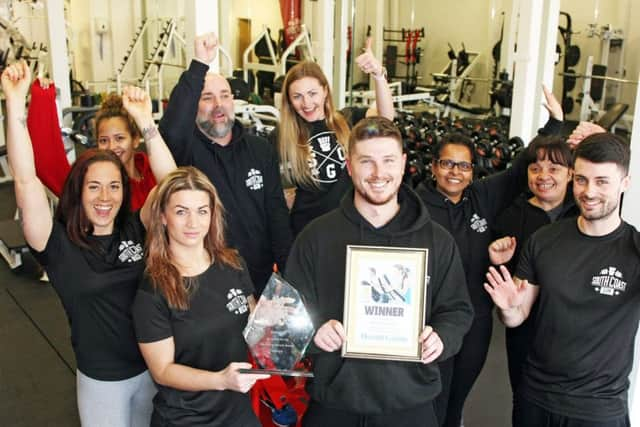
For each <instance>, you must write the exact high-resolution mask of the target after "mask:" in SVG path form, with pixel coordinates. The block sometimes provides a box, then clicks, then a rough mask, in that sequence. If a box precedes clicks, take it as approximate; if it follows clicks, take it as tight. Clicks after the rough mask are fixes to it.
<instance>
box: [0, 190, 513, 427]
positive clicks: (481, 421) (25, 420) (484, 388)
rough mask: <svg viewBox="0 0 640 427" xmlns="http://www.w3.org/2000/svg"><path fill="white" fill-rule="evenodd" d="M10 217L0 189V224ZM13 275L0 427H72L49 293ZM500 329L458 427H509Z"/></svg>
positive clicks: (69, 369)
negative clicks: (37, 426) (462, 426)
mask: <svg viewBox="0 0 640 427" xmlns="http://www.w3.org/2000/svg"><path fill="white" fill-rule="evenodd" d="M14 213H15V198H14V195H13V185H12V183H5V184H0V220H3V219H9V218H12V217H13V214H14ZM23 260H24V261H23V266H22V267H20V268H19V271H11V270H10V269H9V267H8V266H7V264H6V263H5V262H4V260H0V343H2V344H1V345H0V426H11V427H23V426H24V427H31V426H34V425H39V426H49V427H57V426H61V427H62V426H64V427H71V426H79V425H80V422H79V420H78V415H77V408H76V400H75V359H74V356H73V351H72V349H71V343H70V340H69V326H68V323H67V318H66V316H65V314H64V311H63V309H62V306H61V304H60V302H59V300H58V298H57V296H56V293H55V291H54V290H53V288H52V287H51V286H50V285H49V284H48V283H44V282H40V281H38V277H39V272H38V268H37V266H36V265H35V264H34V262H33V260H32V259H31V257H30V256H29V255H26V256H24V257H23ZM506 366H507V365H506V358H505V352H504V328H503V327H502V325H501V324H500V323H499V322H498V321H497V320H496V321H495V323H494V334H493V340H492V343H491V348H490V350H489V356H488V359H487V363H486V365H485V367H484V370H483V371H482V374H481V375H480V378H479V379H478V381H477V383H476V385H475V387H474V389H473V390H472V392H471V395H470V396H469V399H468V400H467V406H466V409H465V414H464V424H465V426H466V427H507V426H510V425H511V422H510V417H511V391H510V388H509V384H508V379H507V368H506Z"/></svg>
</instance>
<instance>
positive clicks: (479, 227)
mask: <svg viewBox="0 0 640 427" xmlns="http://www.w3.org/2000/svg"><path fill="white" fill-rule="evenodd" d="M487 228H488V227H487V220H486V219H484V218H480V215H478V214H475V213H474V214H473V216H472V217H471V229H472V230H473V231H475V232H478V233H484V232H485V231H487Z"/></svg>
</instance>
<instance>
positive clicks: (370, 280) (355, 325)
mask: <svg viewBox="0 0 640 427" xmlns="http://www.w3.org/2000/svg"><path fill="white" fill-rule="evenodd" d="M428 259H429V250H428V249H427V248H402V247H397V248H396V247H382V246H361V245H347V255H346V269H345V289H344V316H343V322H342V323H343V326H344V329H345V334H346V337H347V339H346V341H345V342H344V344H343V345H342V356H343V357H353V358H361V359H380V360H396V361H407V362H418V361H420V360H421V356H422V346H421V345H420V343H419V336H420V333H421V332H422V329H423V327H424V324H425V319H426V315H427V313H426V300H427V284H428V280H427V277H428V276H427V275H428Z"/></svg>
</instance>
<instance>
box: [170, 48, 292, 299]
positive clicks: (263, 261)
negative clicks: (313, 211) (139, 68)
mask: <svg viewBox="0 0 640 427" xmlns="http://www.w3.org/2000/svg"><path fill="white" fill-rule="evenodd" d="M208 69H209V67H208V66H207V65H205V64H202V63H200V62H198V61H192V62H191V65H190V66H189V69H187V70H186V71H185V72H184V73H182V75H181V76H180V80H179V81H178V84H177V85H176V86H175V87H174V88H173V91H172V92H171V97H170V98H169V105H168V106H167V109H166V111H165V112H164V115H163V116H162V120H161V121H160V126H159V128H160V133H161V134H162V136H163V138H164V139H165V141H166V142H167V145H168V146H169V149H170V150H171V153H172V154H173V157H174V158H175V160H176V163H177V164H178V166H185V165H193V166H195V167H197V168H198V169H200V170H201V171H202V172H203V173H204V174H205V175H206V176H207V177H208V178H209V179H210V180H211V182H212V183H213V185H215V187H216V189H217V190H218V195H219V196H220V200H222V204H223V205H224V208H225V211H226V215H225V219H226V222H227V229H226V231H227V232H226V237H227V242H228V244H229V245H230V246H232V247H235V248H237V249H238V250H239V252H240V255H242V257H243V258H244V259H245V261H246V262H247V266H248V267H249V272H250V274H251V279H252V280H253V284H254V286H255V288H256V291H258V292H260V291H262V289H263V288H264V286H265V284H266V282H267V280H268V279H269V276H270V275H271V272H272V267H273V263H274V262H277V263H278V266H279V267H280V269H281V270H282V269H283V268H284V265H285V262H286V258H287V255H288V253H289V249H290V247H291V242H292V240H293V237H292V235H291V229H290V227H289V213H288V210H287V206H286V204H285V201H284V193H283V191H282V184H281V181H280V169H279V166H278V155H277V153H276V152H275V150H274V149H273V147H271V145H270V144H269V143H268V142H267V141H266V140H264V139H263V138H260V137H257V136H254V135H249V134H248V133H246V132H245V130H244V128H243V127H242V125H241V124H240V123H239V122H238V121H237V120H236V121H235V123H234V125H233V129H232V139H231V142H230V143H229V144H227V145H226V146H222V145H219V144H216V143H214V142H213V141H211V140H210V139H209V138H207V136H205V135H204V134H203V133H202V132H201V131H200V130H199V129H198V128H197V126H196V115H197V112H198V101H199V100H200V93H201V92H202V88H203V86H204V78H205V75H206V73H207V71H208Z"/></svg>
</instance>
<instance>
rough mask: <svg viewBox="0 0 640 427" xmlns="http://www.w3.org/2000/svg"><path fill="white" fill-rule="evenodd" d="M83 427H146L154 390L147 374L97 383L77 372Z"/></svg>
mask: <svg viewBox="0 0 640 427" xmlns="http://www.w3.org/2000/svg"><path fill="white" fill-rule="evenodd" d="M76 394H77V399H78V412H79V413H80V422H81V423H82V426H83V427H148V426H149V423H150V421H151V413H152V412H153V403H152V400H153V397H154V396H155V394H156V387H155V384H154V383H153V380H152V379H151V375H149V371H144V372H143V373H141V374H139V375H136V376H135V377H131V378H128V379H126V380H121V381H100V380H95V379H93V378H89V377H88V376H86V375H84V374H83V373H82V372H80V371H76Z"/></svg>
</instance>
